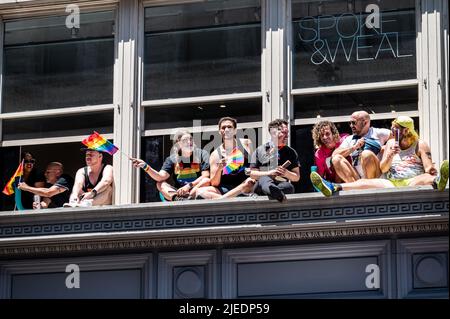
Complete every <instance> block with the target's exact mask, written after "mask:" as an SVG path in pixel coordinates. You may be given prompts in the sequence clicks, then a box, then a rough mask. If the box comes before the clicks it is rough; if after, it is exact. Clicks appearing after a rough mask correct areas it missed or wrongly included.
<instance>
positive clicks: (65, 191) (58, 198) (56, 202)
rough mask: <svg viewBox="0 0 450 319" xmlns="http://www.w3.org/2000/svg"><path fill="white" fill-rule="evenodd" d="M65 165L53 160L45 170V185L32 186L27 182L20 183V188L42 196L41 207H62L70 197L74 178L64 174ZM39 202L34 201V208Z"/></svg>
mask: <svg viewBox="0 0 450 319" xmlns="http://www.w3.org/2000/svg"><path fill="white" fill-rule="evenodd" d="M63 172H64V167H63V165H62V164H61V163H59V162H51V163H49V164H48V165H47V169H46V170H45V174H44V175H45V180H46V183H45V187H32V186H29V185H27V184H26V183H19V185H18V188H19V189H21V190H23V191H26V192H30V193H33V194H35V195H39V196H41V197H42V199H41V202H40V207H41V208H56V207H62V206H63V204H64V203H65V202H66V201H67V200H68V199H69V193H70V190H71V189H72V185H73V179H72V177H70V176H69V175H67V174H63ZM36 204H37V203H33V209H36V208H38V207H36Z"/></svg>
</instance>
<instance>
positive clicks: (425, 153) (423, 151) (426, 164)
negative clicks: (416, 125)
mask: <svg viewBox="0 0 450 319" xmlns="http://www.w3.org/2000/svg"><path fill="white" fill-rule="evenodd" d="M418 155H419V156H420V158H421V159H422V163H423V168H424V170H425V173H428V174H430V175H437V170H436V168H435V167H434V164H433V160H432V159H431V150H430V147H429V146H428V144H427V143H426V142H424V141H422V140H419V151H418Z"/></svg>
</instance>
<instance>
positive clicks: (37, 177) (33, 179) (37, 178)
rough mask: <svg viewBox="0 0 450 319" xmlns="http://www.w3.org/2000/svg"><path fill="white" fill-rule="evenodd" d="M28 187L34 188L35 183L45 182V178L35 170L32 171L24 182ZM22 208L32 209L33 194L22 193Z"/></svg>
mask: <svg viewBox="0 0 450 319" xmlns="http://www.w3.org/2000/svg"><path fill="white" fill-rule="evenodd" d="M24 182H25V183H27V185H28V186H31V187H35V186H34V184H35V183H39V182H45V176H44V174H42V173H41V172H39V173H38V172H37V171H36V170H32V171H31V173H30V175H29V176H28V178H27V179H26V180H24ZM21 194H22V196H21V197H22V206H23V208H25V209H33V196H34V194H33V193H31V192H25V191H22V192H21Z"/></svg>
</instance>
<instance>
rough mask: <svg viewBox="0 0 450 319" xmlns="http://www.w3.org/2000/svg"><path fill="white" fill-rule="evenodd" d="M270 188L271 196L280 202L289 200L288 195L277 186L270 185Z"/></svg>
mask: <svg viewBox="0 0 450 319" xmlns="http://www.w3.org/2000/svg"><path fill="white" fill-rule="evenodd" d="M269 190H270V197H272V198H274V199H276V200H277V201H279V202H280V203H283V202H285V201H287V198H286V195H285V194H284V193H283V191H282V190H281V189H279V188H278V187H277V186H275V185H270V186H269Z"/></svg>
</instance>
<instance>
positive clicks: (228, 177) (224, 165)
mask: <svg viewBox="0 0 450 319" xmlns="http://www.w3.org/2000/svg"><path fill="white" fill-rule="evenodd" d="M219 133H220V135H221V137H222V144H220V146H219V147H218V148H217V149H215V150H214V152H212V154H211V157H210V160H209V165H210V169H211V186H209V187H204V188H202V189H201V190H199V197H201V198H204V199H219V198H231V197H236V196H239V195H242V194H246V193H250V192H251V191H252V189H253V186H254V184H255V180H254V179H252V178H249V177H248V176H247V175H246V171H245V169H246V168H248V166H249V154H251V141H250V140H249V139H237V138H236V133H237V121H236V119H234V118H231V117H223V118H221V119H220V120H219Z"/></svg>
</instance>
